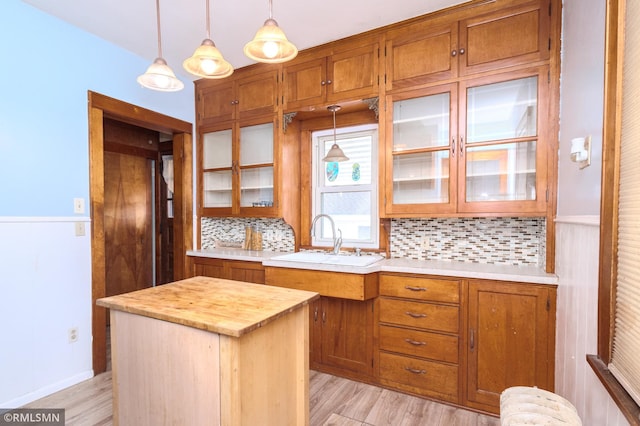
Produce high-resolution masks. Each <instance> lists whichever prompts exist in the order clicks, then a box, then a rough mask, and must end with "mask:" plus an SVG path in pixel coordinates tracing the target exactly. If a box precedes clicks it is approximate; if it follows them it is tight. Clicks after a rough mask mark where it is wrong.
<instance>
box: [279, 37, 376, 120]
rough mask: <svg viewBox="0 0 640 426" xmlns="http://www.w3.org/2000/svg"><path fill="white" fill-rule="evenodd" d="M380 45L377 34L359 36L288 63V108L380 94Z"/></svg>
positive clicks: (286, 73) (289, 109) (291, 109)
mask: <svg viewBox="0 0 640 426" xmlns="http://www.w3.org/2000/svg"><path fill="white" fill-rule="evenodd" d="M379 46H380V43H379V41H378V38H377V37H374V38H365V39H363V40H361V39H359V40H357V42H344V43H340V44H335V45H334V46H333V47H332V48H331V49H330V50H328V51H325V53H324V54H323V55H322V56H320V52H317V53H313V54H310V55H300V57H299V58H297V59H296V60H294V61H292V62H290V63H288V64H285V66H284V70H283V75H284V77H283V92H284V93H283V96H284V101H283V103H284V109H285V111H295V110H298V109H301V108H303V109H304V108H313V107H317V106H321V105H324V104H327V103H334V102H340V101H345V100H352V99H358V98H367V97H373V96H377V95H378V68H379V65H378V62H379V51H380V49H379Z"/></svg>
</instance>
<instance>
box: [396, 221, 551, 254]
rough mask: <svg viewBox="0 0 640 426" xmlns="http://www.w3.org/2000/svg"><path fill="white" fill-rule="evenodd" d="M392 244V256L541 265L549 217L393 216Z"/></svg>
mask: <svg viewBox="0 0 640 426" xmlns="http://www.w3.org/2000/svg"><path fill="white" fill-rule="evenodd" d="M390 246H391V257H392V258H407V259H419V260H453V261H462V262H472V263H491V264H501V265H536V266H541V265H543V264H544V262H545V257H546V256H545V252H546V219H545V218H542V217H496V218H431V219H392V220H391V242H390Z"/></svg>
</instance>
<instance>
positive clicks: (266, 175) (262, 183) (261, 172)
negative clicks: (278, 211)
mask: <svg viewBox="0 0 640 426" xmlns="http://www.w3.org/2000/svg"><path fill="white" fill-rule="evenodd" d="M240 207H273V167H257V168H252V169H243V170H240Z"/></svg>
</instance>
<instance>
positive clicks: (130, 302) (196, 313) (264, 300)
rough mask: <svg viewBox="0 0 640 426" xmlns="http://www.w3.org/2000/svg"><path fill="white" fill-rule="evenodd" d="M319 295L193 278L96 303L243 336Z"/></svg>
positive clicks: (221, 280)
mask: <svg viewBox="0 0 640 426" xmlns="http://www.w3.org/2000/svg"><path fill="white" fill-rule="evenodd" d="M317 297H319V296H318V294H317V293H314V292H310V291H301V290H291V289H287V288H281V287H274V286H265V285H261V284H250V283H245V282H239V281H231V280H224V279H220V278H209V277H193V278H188V279H185V280H181V281H176V282H173V283H170V284H164V285H160V286H157V287H151V288H146V289H143V290H138V291H134V292H131V293H125V294H120V295H116V296H111V297H106V298H102V299H98V301H97V304H98V305H100V306H104V307H105V308H109V309H115V310H119V311H124V312H129V313H132V314H137V315H142V316H146V317H150V318H155V319H159V320H163V321H169V322H173V323H176V324H181V325H186V326H188V327H193V328H198V329H201V330H206V331H210V332H213V333H218V334H223V335H226V336H233V337H240V336H242V335H243V334H246V333H249V332H251V331H252V330H255V329H256V328H259V327H262V326H264V325H265V324H267V323H269V322H270V321H274V320H275V319H277V318H280V317H282V316H284V315H286V314H287V313H288V312H291V311H293V310H295V309H297V308H299V307H300V306H302V305H305V304H308V303H309V302H310V301H313V300H314V299H316V298H317Z"/></svg>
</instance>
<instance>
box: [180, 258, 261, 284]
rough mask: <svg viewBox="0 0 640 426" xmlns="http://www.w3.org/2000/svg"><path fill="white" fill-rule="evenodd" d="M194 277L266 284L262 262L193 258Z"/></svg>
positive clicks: (192, 269)
mask: <svg viewBox="0 0 640 426" xmlns="http://www.w3.org/2000/svg"><path fill="white" fill-rule="evenodd" d="M191 259H192V268H191V271H192V275H191V276H194V277H195V276H204V277H211V278H224V279H228V280H235V281H245V282H249V283H255V284H264V282H265V278H264V266H262V263H261V262H249V261H241V260H226V259H217V258H209V257H192V258H191Z"/></svg>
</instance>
